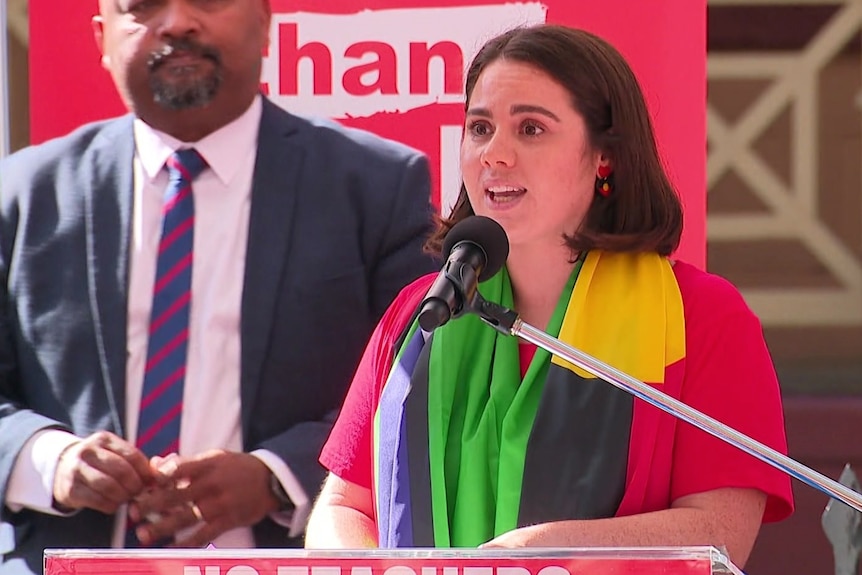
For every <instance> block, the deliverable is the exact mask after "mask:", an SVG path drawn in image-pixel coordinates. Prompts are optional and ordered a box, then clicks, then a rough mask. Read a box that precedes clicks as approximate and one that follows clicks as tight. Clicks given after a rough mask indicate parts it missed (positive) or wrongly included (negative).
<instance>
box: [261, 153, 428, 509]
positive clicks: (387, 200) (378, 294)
mask: <svg viewBox="0 0 862 575" xmlns="http://www.w3.org/2000/svg"><path fill="white" fill-rule="evenodd" d="M390 165H391V170H392V172H394V173H390V174H389V176H388V177H386V178H383V179H381V178H380V176H381V174H379V173H378V174H376V177H375V181H386V180H388V181H390V182H396V185H389V186H383V187H378V188H373V189H368V190H367V192H368V193H369V196H370V197H368V198H367V203H368V204H369V206H368V208H369V209H368V211H369V213H371V214H373V215H371V216H369V221H368V222H366V223H367V227H366V229H365V231H364V235H365V237H364V238H363V240H370V239H371V238H373V241H367V243H368V244H369V245H374V249H373V251H372V255H371V256H370V258H369V261H367V262H366V268H367V271H368V305H369V307H370V309H369V310H368V311H369V315H370V316H371V317H373V320H374V323H376V322H377V321H378V320H379V319H380V317H381V316H382V315H383V312H384V311H385V310H386V308H387V307H388V306H389V304H390V303H391V302H392V300H393V299H394V298H395V296H396V295H397V294H398V292H399V291H400V290H401V289H402V288H404V286H406V285H407V284H409V283H410V282H412V281H413V280H415V279H416V278H417V277H419V276H422V275H424V274H427V273H429V272H430V271H433V270H435V269H437V268H438V267H439V266H438V263H437V262H436V260H435V259H434V258H432V257H431V256H429V255H427V254H423V252H422V245H423V243H424V241H425V239H426V238H427V237H428V234H429V233H430V231H431V226H432V223H433V220H432V207H431V203H430V176H429V168H428V161H427V159H426V158H425V156H423V155H421V154H419V153H411V154H409V155H406V157H402V158H400V159H399V160H398V161H397V162H391V163H390ZM370 251H371V250H370ZM333 336H334V337H337V334H333ZM368 336H370V331H369V333H368V334H367V335H366V338H365V340H366V341H367V338H368ZM360 343H361V347H362V348H364V344H365V341H362V342H360ZM360 349H361V348H360ZM348 384H349V381H345V382H344V385H343V387H344V389H345V390H346V389H347V386H348ZM337 414H338V409H334V410H332V411H330V412H329V413H328V414H327V415H326V417H325V418H324V419H323V420H321V421H310V422H304V423H300V424H298V425H295V426H293V427H292V428H290V429H289V430H288V431H286V432H285V433H283V434H281V435H279V436H277V437H274V438H272V439H270V440H267V441H264V442H263V443H262V444H261V445H260V447H261V448H263V449H268V450H270V451H272V452H274V453H276V454H277V455H279V456H280V457H281V458H282V459H283V460H284V461H285V462H286V463H287V465H288V467H289V468H290V469H291V471H292V472H293V473H294V475H295V476H296V477H297V479H298V480H299V482H300V483H301V484H302V486H303V489H304V490H305V492H306V494H307V495H308V496H309V498H311V499H312V500H313V498H314V497H315V496H316V495H317V493H318V491H319V490H320V486H321V484H322V482H323V480H324V477H325V470H324V469H323V467H322V466H321V465H320V463H319V461H318V458H319V455H320V452H321V449H322V447H323V444H324V442H325V441H326V439H327V437H328V436H329V433H330V431H331V429H332V425H333V423H334V421H335V418H336V417H337Z"/></svg>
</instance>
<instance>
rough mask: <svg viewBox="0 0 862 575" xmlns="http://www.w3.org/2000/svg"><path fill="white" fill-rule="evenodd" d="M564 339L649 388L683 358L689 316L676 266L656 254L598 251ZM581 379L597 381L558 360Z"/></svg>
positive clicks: (578, 287) (578, 286) (575, 293)
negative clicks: (674, 271) (677, 278)
mask: <svg viewBox="0 0 862 575" xmlns="http://www.w3.org/2000/svg"><path fill="white" fill-rule="evenodd" d="M559 337H560V339H561V340H562V341H564V342H565V343H567V344H569V345H571V346H573V347H575V348H577V349H579V350H581V351H583V352H584V353H586V354H588V355H591V356H593V357H595V358H596V359H599V360H601V361H603V362H605V363H607V364H608V365H610V366H611V367H614V368H616V369H618V370H620V371H622V372H624V373H627V374H628V375H630V376H632V377H634V378H635V379H639V380H640V381H643V382H646V383H653V384H658V383H664V378H665V368H666V367H667V366H669V365H671V364H673V363H675V362H677V361H679V360H680V359H682V358H683V357H685V316H684V312H683V307H682V295H681V294H680V292H679V285H678V284H677V282H676V276H675V275H674V273H673V266H672V264H671V262H670V261H669V260H668V259H667V258H666V257H662V256H660V255H658V254H656V253H639V254H633V253H614V252H603V251H598V250H594V251H591V252H589V253H588V254H587V258H586V260H585V261H584V263H583V266H582V267H581V271H580V273H579V274H578V279H577V281H576V282H575V289H574V290H572V297H571V299H570V300H569V307H568V309H567V311H566V317H565V319H564V320H563V326H562V327H561V328H560V336H559ZM552 362H553V363H555V364H557V365H559V366H562V367H564V368H566V369H569V370H571V371H574V372H575V373H577V374H578V375H580V376H581V377H586V378H593V377H594V376H593V375H591V374H589V373H587V372H586V371H584V370H582V369H581V368H579V367H577V366H575V365H572V364H571V363H569V362H567V361H565V360H562V359H560V358H558V357H556V356H554V358H553V360H552Z"/></svg>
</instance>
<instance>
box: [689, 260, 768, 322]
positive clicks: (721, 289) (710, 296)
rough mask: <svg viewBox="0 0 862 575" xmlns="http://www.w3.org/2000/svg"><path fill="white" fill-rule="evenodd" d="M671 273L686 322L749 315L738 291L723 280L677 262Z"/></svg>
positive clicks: (748, 310) (718, 276) (747, 308)
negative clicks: (695, 318) (680, 297)
mask: <svg viewBox="0 0 862 575" xmlns="http://www.w3.org/2000/svg"><path fill="white" fill-rule="evenodd" d="M673 271H674V275H675V276H676V281H677V285H679V291H680V295H681V296H682V302H683V307H684V308H685V315H686V318H687V319H689V318H691V317H698V318H709V317H711V318H714V319H720V318H722V317H730V316H733V315H735V314H738V313H744V314H751V313H752V311H751V309H750V308H749V307H748V304H747V303H746V302H745V299H744V298H743V297H742V294H741V293H740V291H739V289H737V288H736V286H734V285H733V284H732V283H731V282H730V281H729V280H727V279H726V278H723V277H722V276H720V275H717V274H713V273H710V272H707V271H704V270H702V269H700V268H698V267H696V266H694V265H691V264H689V263H687V262H684V261H681V260H676V261H674V265H673Z"/></svg>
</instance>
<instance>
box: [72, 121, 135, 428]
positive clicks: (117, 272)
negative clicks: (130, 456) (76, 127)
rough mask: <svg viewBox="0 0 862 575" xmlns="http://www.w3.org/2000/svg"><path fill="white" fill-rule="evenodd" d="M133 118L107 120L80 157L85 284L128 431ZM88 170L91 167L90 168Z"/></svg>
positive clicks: (119, 416)
mask: <svg viewBox="0 0 862 575" xmlns="http://www.w3.org/2000/svg"><path fill="white" fill-rule="evenodd" d="M134 150H135V147H134V136H133V130H132V118H131V116H126V117H124V118H121V119H119V120H117V121H114V122H111V123H108V124H107V125H106V127H105V128H104V129H103V130H102V132H101V133H100V134H99V135H98V136H97V137H96V139H95V140H94V141H93V146H92V147H91V148H90V150H89V153H90V157H84V158H82V164H81V165H82V171H81V174H82V176H81V179H82V181H81V182H80V186H81V189H83V190H84V194H85V197H84V200H85V203H86V209H85V214H86V216H85V221H86V232H85V233H86V240H87V282H88V286H87V287H88V292H89V296H90V310H91V312H92V316H93V320H94V322H95V331H96V343H97V346H98V350H99V362H100V365H101V372H102V380H103V382H104V385H105V393H106V394H107V397H108V401H109V403H110V404H111V410H112V414H111V417H112V420H113V423H114V427H115V428H116V433H117V434H119V435H124V432H123V429H124V426H123V421H124V412H125V401H126V400H125V397H126V316H127V297H128V277H129V276H128V273H129V238H130V226H131V215H132V193H133V185H134V184H133V175H132V161H133V157H134ZM87 168H89V169H87Z"/></svg>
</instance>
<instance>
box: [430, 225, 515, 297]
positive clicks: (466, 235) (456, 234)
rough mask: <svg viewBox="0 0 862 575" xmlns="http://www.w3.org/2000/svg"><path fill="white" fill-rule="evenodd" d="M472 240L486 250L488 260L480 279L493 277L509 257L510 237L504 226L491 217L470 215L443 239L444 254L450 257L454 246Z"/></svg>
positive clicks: (453, 227)
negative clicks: (507, 235)
mask: <svg viewBox="0 0 862 575" xmlns="http://www.w3.org/2000/svg"><path fill="white" fill-rule="evenodd" d="M464 241H467V242H471V243H474V244H476V245H478V246H479V247H481V248H482V250H483V251H484V252H485V257H486V259H487V261H486V262H485V267H484V268H483V269H482V273H481V274H480V275H479V281H480V282H481V281H485V280H486V279H488V278H490V277H492V276H493V275H494V274H496V273H497V272H498V271H500V268H502V267H503V264H505V263H506V258H508V257H509V238H507V237H506V231H505V230H504V229H503V227H502V226H501V225H500V224H498V223H497V222H496V221H494V220H492V219H491V218H486V217H485V216H470V217H468V218H465V219H463V220H461V221H460V222H458V223H457V224H455V225H454V226H452V229H451V230H449V233H447V234H446V238H445V239H444V240H443V255H444V256H445V258H446V259H449V254H450V253H451V251H452V248H453V247H455V245H456V244H458V243H460V242H464Z"/></svg>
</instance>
